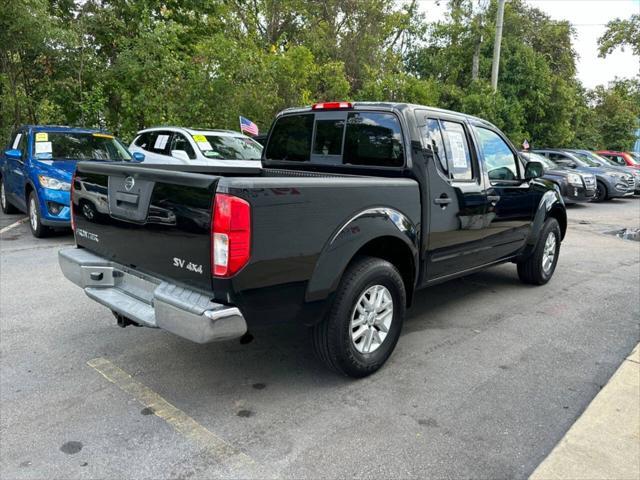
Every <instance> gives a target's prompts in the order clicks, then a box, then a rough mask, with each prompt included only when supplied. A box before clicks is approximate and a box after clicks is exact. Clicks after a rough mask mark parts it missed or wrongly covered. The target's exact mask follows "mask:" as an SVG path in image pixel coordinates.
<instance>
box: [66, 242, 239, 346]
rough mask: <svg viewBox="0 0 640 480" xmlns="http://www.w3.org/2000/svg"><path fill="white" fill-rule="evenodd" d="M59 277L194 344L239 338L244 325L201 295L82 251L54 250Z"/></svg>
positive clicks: (231, 310)
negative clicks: (62, 275)
mask: <svg viewBox="0 0 640 480" xmlns="http://www.w3.org/2000/svg"><path fill="white" fill-rule="evenodd" d="M58 261H59V263H60V268H61V269H62V273H63V274H64V276H65V277H67V279H69V280H70V281H72V282H73V283H75V284H76V285H78V286H79V287H81V288H83V289H84V291H85V293H86V294H87V295H88V296H89V298H91V299H93V300H95V301H96V302H98V303H101V304H102V305H104V306H106V307H107V308H110V309H111V310H113V311H115V312H117V313H119V314H121V315H124V316H125V317H128V318H129V319H131V320H133V321H134V322H136V323H138V324H140V325H144V326H147V327H152V328H161V329H163V330H167V331H169V332H171V333H173V334H175V335H178V336H179V337H183V338H186V339H187V340H191V341H192V342H196V343H209V342H215V341H220V340H229V339H232V338H237V337H241V336H242V335H244V334H245V333H246V332H247V323H246V322H245V319H244V317H243V316H242V313H241V312H240V310H239V309H238V308H236V307H229V306H227V305H222V304H219V303H214V302H212V301H211V300H210V299H209V297H207V296H206V295H203V294H202V293H200V292H197V291H195V290H191V289H188V288H184V287H180V286H178V285H174V284H170V283H167V282H164V281H162V280H160V279H158V278H155V277H152V276H149V275H143V274H141V273H140V272H135V271H132V270H131V269H129V268H127V267H124V266H122V265H119V264H117V263H114V262H111V261H109V260H107V259H105V258H102V257H99V256H97V255H95V254H93V253H91V252H89V251H87V250H84V249H81V248H67V249H63V250H60V251H59V252H58Z"/></svg>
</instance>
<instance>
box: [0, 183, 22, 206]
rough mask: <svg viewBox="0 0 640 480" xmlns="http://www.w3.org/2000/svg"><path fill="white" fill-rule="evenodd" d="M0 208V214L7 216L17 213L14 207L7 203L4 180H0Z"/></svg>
mask: <svg viewBox="0 0 640 480" xmlns="http://www.w3.org/2000/svg"><path fill="white" fill-rule="evenodd" d="M0 207H1V208H2V213H6V214H7V215H10V214H12V213H16V212H17V211H18V210H17V209H16V207H14V206H13V205H11V204H10V203H9V199H8V198H7V190H6V188H5V186H4V178H0Z"/></svg>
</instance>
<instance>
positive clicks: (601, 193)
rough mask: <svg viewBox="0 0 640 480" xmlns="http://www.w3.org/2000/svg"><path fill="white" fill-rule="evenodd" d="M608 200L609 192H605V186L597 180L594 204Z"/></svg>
mask: <svg viewBox="0 0 640 480" xmlns="http://www.w3.org/2000/svg"><path fill="white" fill-rule="evenodd" d="M608 199H609V192H608V190H607V186H606V185H605V184H604V183H602V182H601V181H599V180H598V182H597V183H596V196H595V197H594V199H593V201H594V202H604V201H606V200H608Z"/></svg>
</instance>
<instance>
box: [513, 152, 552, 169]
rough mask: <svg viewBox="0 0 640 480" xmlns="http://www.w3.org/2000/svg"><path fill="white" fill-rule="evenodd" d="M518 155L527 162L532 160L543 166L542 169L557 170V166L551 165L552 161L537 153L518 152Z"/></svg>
mask: <svg viewBox="0 0 640 480" xmlns="http://www.w3.org/2000/svg"><path fill="white" fill-rule="evenodd" d="M520 153H521V155H522V156H523V157H524V159H525V160H526V161H527V162H530V161H531V160H534V161H536V162H540V163H541V164H542V165H544V168H558V165H556V164H555V163H553V161H552V160H549V159H548V158H547V157H545V156H544V155H540V154H539V153H534V152H520Z"/></svg>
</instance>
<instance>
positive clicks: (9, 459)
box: [0, 197, 640, 478]
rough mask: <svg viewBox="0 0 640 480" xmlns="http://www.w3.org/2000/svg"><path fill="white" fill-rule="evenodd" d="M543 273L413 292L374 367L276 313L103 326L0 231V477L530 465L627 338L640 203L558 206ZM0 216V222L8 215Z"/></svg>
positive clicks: (502, 471)
mask: <svg viewBox="0 0 640 480" xmlns="http://www.w3.org/2000/svg"><path fill="white" fill-rule="evenodd" d="M568 215H569V229H568V233H567V236H566V239H565V241H564V242H563V245H562V249H561V254H560V262H559V265H558V268H557V270H556V273H555V276H554V278H553V279H552V281H551V282H550V283H549V284H547V285H546V286H543V287H529V286H524V285H522V284H521V283H520V282H519V281H518V278H517V274H516V269H515V267H514V266H513V265H511V264H508V265H502V266H499V267H495V268H493V269H490V270H488V271H485V272H483V273H478V274H475V275H473V276H470V277H467V278H465V279H461V280H454V281H451V282H448V283H446V284H442V285H439V286H436V287H432V288H430V289H427V290H424V291H422V292H421V294H420V295H419V297H418V298H417V300H416V302H415V305H414V307H413V308H412V309H411V310H410V312H409V316H408V319H407V322H406V324H405V328H404V332H403V335H402V337H401V339H400V342H399V344H398V347H397V349H396V351H395V353H394V355H393V356H392V358H391V359H390V361H389V362H388V363H387V365H386V366H385V367H384V368H383V369H382V370H381V371H380V372H378V373H377V374H375V375H373V376H371V377H368V378H366V379H364V380H359V381H354V380H351V379H347V378H341V377H338V376H336V375H334V374H332V373H330V372H328V371H327V370H326V369H325V368H324V367H323V366H322V365H321V364H320V363H319V362H317V361H316V360H315V359H314V357H313V355H312V354H311V351H310V344H309V341H308V338H307V332H306V331H305V330H304V329H302V328H296V327H295V326H286V327H285V326H283V327H279V328H274V329H271V330H267V331H258V332H254V335H255V339H254V341H253V342H251V343H248V344H244V345H243V344H240V343H239V342H238V341H232V342H226V343H219V344H210V345H196V344H193V343H190V342H188V341H186V340H183V339H180V338H178V337H175V336H172V335H171V334H169V333H165V332H162V331H159V330H151V329H146V328H135V327H129V328H126V329H121V328H118V327H117V326H116V323H115V320H114V318H113V317H112V315H111V313H110V312H109V311H108V310H107V309H105V308H103V307H101V306H99V305H98V304H96V303H95V302H92V301H90V300H89V299H88V298H87V297H86V296H85V295H84V293H83V292H82V291H81V290H80V289H79V288H77V287H75V286H74V285H72V284H71V283H70V282H68V281H66V280H65V279H64V278H63V276H62V274H61V272H60V270H59V268H58V264H57V251H58V249H59V248H61V247H63V246H65V245H72V244H73V237H72V236H71V234H70V233H66V232H62V233H60V234H58V235H55V236H54V237H52V238H48V239H44V240H36V239H34V238H33V237H32V236H31V234H30V233H29V227H28V225H27V224H26V223H21V224H18V225H17V226H14V227H12V228H10V229H8V230H6V231H4V232H3V233H1V234H0V236H1V240H2V241H1V245H0V249H1V250H0V253H1V264H0V268H1V277H0V278H1V283H0V288H1V289H0V312H1V318H2V320H1V331H0V334H1V342H0V349H1V350H0V358H1V376H0V405H1V419H0V442H1V443H0V451H1V452H2V454H1V460H0V461H1V472H2V477H3V478H43V477H49V478H50V477H56V478H94V477H103V478H118V477H128V478H203V477H208V478H210V477H220V478H226V477H233V478H247V477H282V478H300V477H314V478H317V477H330V478H336V477H341V478H342V477H358V478H381V477H403V478H409V477H411V478H426V477H438V478H461V477H472V478H505V477H510V478H526V477H527V476H528V475H529V474H530V473H531V472H532V471H533V470H534V469H535V467H536V466H537V465H538V464H539V463H540V462H541V461H542V460H543V459H544V458H545V456H546V455H547V454H548V453H549V452H550V451H551V449H552V448H553V447H554V445H555V444H556V443H557V442H558V440H559V439H560V438H561V437H562V436H563V435H564V433H565V432H566V431H567V429H568V428H569V427H570V426H571V425H572V424H573V422H574V421H575V420H576V418H577V417H578V416H579V415H580V414H581V412H582V411H583V410H584V409H585V408H586V406H587V405H588V404H589V402H590V401H591V400H592V398H593V397H594V396H595V395H596V394H597V393H598V391H599V390H600V388H601V387H602V386H603V385H604V384H605V383H606V382H607V380H608V379H609V377H610V376H611V375H612V373H613V372H614V371H615V370H616V368H617V367H618V365H619V364H620V363H621V361H622V360H623V359H624V358H625V357H626V356H627V355H628V354H629V352H630V351H631V350H632V348H633V347H634V346H635V345H636V343H637V342H638V336H639V330H638V328H639V321H640V304H639V302H638V298H640V282H639V281H638V279H639V275H640V242H636V241H631V240H625V239H621V238H618V237H616V236H615V235H611V234H607V233H605V232H612V231H617V230H620V229H622V228H632V229H638V228H640V198H638V197H634V198H630V199H622V200H614V201H610V202H606V203H603V204H588V205H576V206H572V207H569V208H568ZM21 218H22V216H21V215H12V216H6V215H5V216H0V229H5V227H7V226H9V225H11V224H13V223H14V222H16V221H18V220H19V219H21Z"/></svg>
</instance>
